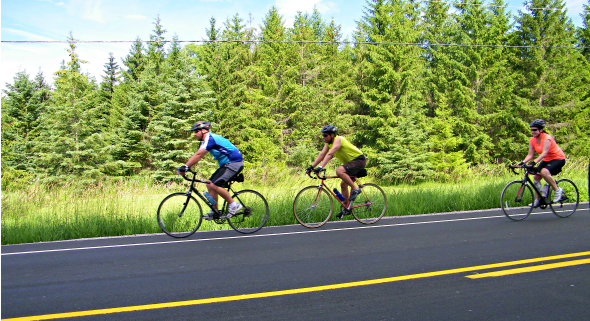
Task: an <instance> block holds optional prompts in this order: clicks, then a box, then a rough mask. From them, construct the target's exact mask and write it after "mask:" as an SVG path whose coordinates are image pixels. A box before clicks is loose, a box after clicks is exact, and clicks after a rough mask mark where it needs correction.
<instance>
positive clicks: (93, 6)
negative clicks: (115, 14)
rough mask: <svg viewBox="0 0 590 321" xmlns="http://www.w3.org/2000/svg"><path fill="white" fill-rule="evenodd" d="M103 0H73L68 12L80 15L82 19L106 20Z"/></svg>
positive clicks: (68, 6)
mask: <svg viewBox="0 0 590 321" xmlns="http://www.w3.org/2000/svg"><path fill="white" fill-rule="evenodd" d="M101 6H102V0H72V1H71V2H70V4H69V5H67V6H66V7H67V8H68V12H69V13H70V14H73V15H77V16H80V17H81V18H82V19H85V20H90V21H96V22H100V23H102V22H104V18H103V14H102V8H101Z"/></svg>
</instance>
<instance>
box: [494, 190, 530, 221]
mask: <svg viewBox="0 0 590 321" xmlns="http://www.w3.org/2000/svg"><path fill="white" fill-rule="evenodd" d="M500 202H501V203H502V210H503V211H504V214H506V217H508V218H509V219H511V220H513V221H521V220H524V219H525V218H527V217H528V216H529V215H530V214H531V212H532V211H533V206H534V202H535V197H534V196H533V190H532V189H531V187H530V186H528V185H526V184H525V183H524V182H523V181H514V182H510V183H509V184H508V185H506V187H504V190H503V191H502V197H501V199H500Z"/></svg>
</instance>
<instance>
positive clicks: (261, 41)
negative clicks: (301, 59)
mask: <svg viewBox="0 0 590 321" xmlns="http://www.w3.org/2000/svg"><path fill="white" fill-rule="evenodd" d="M2 42H7V43H70V42H71V43H135V42H141V43H173V42H177V43H296V44H342V45H406V46H446V47H490V48H562V49H567V48H570V49H580V48H583V49H586V48H590V47H584V46H532V45H486V44H481V45H477V44H456V43H428V42H371V41H321V40H250V39H241V40H159V41H158V40H156V41H154V40H73V41H69V40H2Z"/></svg>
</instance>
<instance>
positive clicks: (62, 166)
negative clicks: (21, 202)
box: [35, 34, 108, 177]
mask: <svg viewBox="0 0 590 321" xmlns="http://www.w3.org/2000/svg"><path fill="white" fill-rule="evenodd" d="M68 42H69V49H68V50H67V51H68V53H69V56H70V60H69V62H68V63H67V65H66V66H65V68H62V69H61V70H59V71H57V72H56V73H55V75H56V76H57V77H56V78H55V91H54V92H53V94H52V97H51V105H50V106H49V107H48V108H47V113H45V114H44V115H43V117H42V120H41V121H42V126H43V128H42V131H41V133H40V135H39V137H38V141H37V144H36V146H35V149H36V150H37V151H38V153H37V159H36V160H35V163H36V164H37V165H38V166H39V167H41V168H44V169H45V170H46V171H47V172H48V173H49V174H52V175H55V176H58V177H59V176H68V175H81V176H83V177H97V175H100V174H101V173H102V170H103V169H102V168H101V165H102V164H104V163H105V162H106V161H108V159H107V157H105V155H104V154H103V150H102V149H103V148H104V147H105V140H104V136H103V131H104V130H106V128H104V127H103V126H101V123H100V120H101V119H103V118H104V115H102V114H101V113H100V112H97V110H96V108H95V107H96V106H94V105H93V102H95V98H94V93H95V90H96V87H97V86H96V84H95V83H93V82H92V81H90V80H89V79H88V77H87V76H86V75H83V74H81V73H80V66H81V64H82V63H86V61H84V60H81V59H80V58H79V57H78V54H77V53H76V45H75V42H76V40H75V39H74V38H73V36H72V35H71V34H70V37H69V38H68Z"/></svg>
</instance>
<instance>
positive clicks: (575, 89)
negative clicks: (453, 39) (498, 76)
mask: <svg viewBox="0 0 590 321" xmlns="http://www.w3.org/2000/svg"><path fill="white" fill-rule="evenodd" d="M526 7H527V8H530V9H529V10H528V11H529V12H528V13H527V12H521V13H520V15H519V17H517V19H516V21H517V29H516V31H515V32H514V39H513V42H514V44H518V45H526V46H529V47H526V48H522V49H521V50H520V51H519V55H518V60H517V61H516V63H515V68H516V70H517V71H518V73H519V75H520V77H521V78H520V79H519V82H518V83H517V85H518V87H517V94H518V96H519V97H520V98H521V99H522V103H523V104H528V106H529V108H530V109H529V113H527V114H526V115H524V117H523V118H524V119H525V120H526V121H530V120H532V119H536V118H542V119H545V121H547V122H548V123H549V129H550V130H553V133H554V136H555V138H556V141H557V142H558V143H559V144H560V147H562V149H564V150H565V151H566V152H568V151H571V150H574V149H575V142H576V141H577V140H578V139H577V137H576V136H577V133H576V130H575V128H573V127H572V121H571V120H572V119H573V118H574V116H575V115H576V113H578V112H579V111H580V109H581V108H583V104H582V103H581V100H582V99H583V97H584V96H585V95H587V93H588V90H589V89H588V82H584V80H586V79H588V72H589V71H588V68H585V66H584V64H583V60H584V58H583V57H582V55H581V54H580V52H579V51H578V50H576V49H574V45H575V42H576V38H575V27H574V25H573V23H572V21H571V19H570V18H568V17H567V16H566V12H565V9H564V7H565V5H564V3H563V2H562V1H561V0H530V1H527V2H526ZM537 8H548V9H545V10H540V9H537ZM526 130H528V128H526V127H525V128H523V131H526Z"/></svg>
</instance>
